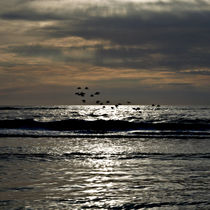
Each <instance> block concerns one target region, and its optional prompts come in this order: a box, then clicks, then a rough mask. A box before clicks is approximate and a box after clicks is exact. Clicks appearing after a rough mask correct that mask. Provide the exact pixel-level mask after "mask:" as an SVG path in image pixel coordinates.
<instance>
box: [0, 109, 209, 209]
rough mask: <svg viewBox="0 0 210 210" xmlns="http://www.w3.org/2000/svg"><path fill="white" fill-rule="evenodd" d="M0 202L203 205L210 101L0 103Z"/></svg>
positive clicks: (12, 205) (7, 205)
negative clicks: (197, 103)
mask: <svg viewBox="0 0 210 210" xmlns="http://www.w3.org/2000/svg"><path fill="white" fill-rule="evenodd" d="M0 209H5V210H8V209H153V210H155V209H165V210H175V209H190V210H192V209H196V210H197V209H210V106H156V105H140V106H139V105H119V106H113V105H105V106H102V105H72V106H0Z"/></svg>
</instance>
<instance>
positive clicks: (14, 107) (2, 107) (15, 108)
mask: <svg viewBox="0 0 210 210" xmlns="http://www.w3.org/2000/svg"><path fill="white" fill-rule="evenodd" d="M57 109H67V107H60V106H55V107H52V106H50V107H47V106H34V107H24V106H20V107H19V106H1V107H0V110H3V111H4V110H57Z"/></svg>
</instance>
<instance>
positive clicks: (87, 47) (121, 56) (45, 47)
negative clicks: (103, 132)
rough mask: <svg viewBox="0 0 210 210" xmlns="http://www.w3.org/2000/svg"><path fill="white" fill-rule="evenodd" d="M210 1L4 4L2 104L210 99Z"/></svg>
mask: <svg viewBox="0 0 210 210" xmlns="http://www.w3.org/2000/svg"><path fill="white" fill-rule="evenodd" d="M209 20H210V0H186V1H184V0H162V1H158V0H91V1H90V0H89V1H86V0H77V1H75V0H44V1H43V0H7V1H0V25H1V27H0V104H2V105H6V104H7V105H10V104H11V105H12V104H16V105H22V104H25V105H30V104H43V105H45V104H80V103H81V100H80V99H79V98H78V97H76V96H75V95H74V91H75V89H76V87H77V86H82V87H84V86H89V87H90V90H91V89H92V90H93V91H96V90H100V91H101V92H102V95H103V96H102V99H103V98H104V99H110V100H111V101H113V102H117V101H120V102H121V103H123V102H124V101H127V100H131V101H132V102H133V103H134V104H151V103H156V104H203V105H205V104H210V21H209Z"/></svg>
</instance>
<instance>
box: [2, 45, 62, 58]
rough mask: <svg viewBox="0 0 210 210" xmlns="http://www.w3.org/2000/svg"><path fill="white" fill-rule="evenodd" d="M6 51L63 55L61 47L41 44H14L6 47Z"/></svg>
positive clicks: (21, 53)
mask: <svg viewBox="0 0 210 210" xmlns="http://www.w3.org/2000/svg"><path fill="white" fill-rule="evenodd" d="M6 51H7V52H12V53H15V54H17V55H19V56H29V57H55V56H61V55H62V50H61V49H60V48H57V47H50V46H48V47H46V46H41V45H20V46H13V47H9V48H8V49H6Z"/></svg>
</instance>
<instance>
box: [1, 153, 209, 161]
mask: <svg viewBox="0 0 210 210" xmlns="http://www.w3.org/2000/svg"><path fill="white" fill-rule="evenodd" d="M14 158H17V159H43V160H60V159H90V158H91V159H107V158H108V159H117V160H129V159H162V160H170V159H172V160H174V159H179V160H189V159H210V153H189V154H185V153H183V154H179V153H138V152H137V153H119V154H118V153H113V154H110V153H108V154H106V153H86V152H72V153H63V154H48V153H1V154H0V160H1V159H14Z"/></svg>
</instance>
